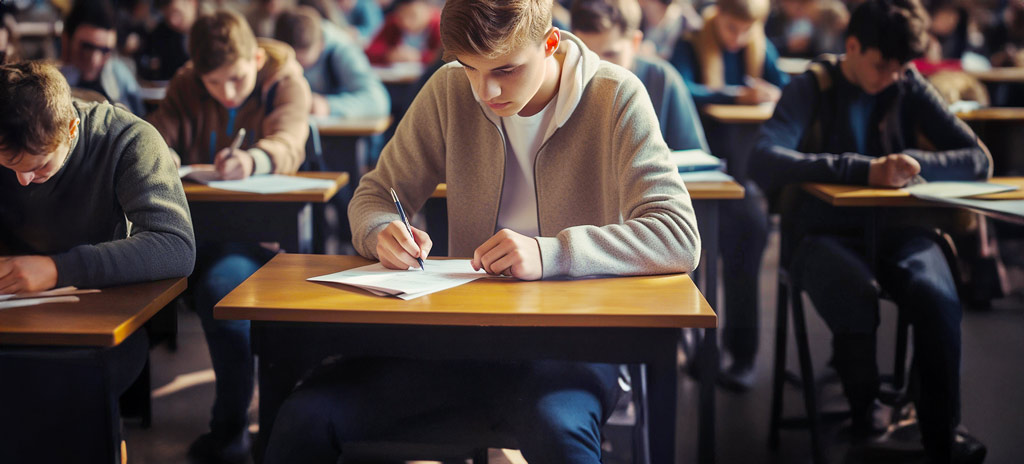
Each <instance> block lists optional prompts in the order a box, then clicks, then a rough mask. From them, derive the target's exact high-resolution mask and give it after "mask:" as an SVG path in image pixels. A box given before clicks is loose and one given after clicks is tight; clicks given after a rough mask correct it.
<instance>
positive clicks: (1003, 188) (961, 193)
mask: <svg viewBox="0 0 1024 464" xmlns="http://www.w3.org/2000/svg"><path fill="white" fill-rule="evenodd" d="M906 190H907V191H908V192H910V194H911V195H913V196H915V197H920V198H929V199H932V198H966V197H973V196H977V195H988V194H991V193H1000V192H1010V191H1013V190H1017V187H1015V186H1013V185H1003V184H993V183H990V182H956V181H942V182H925V183H923V184H917V185H912V186H910V187H907V188H906Z"/></svg>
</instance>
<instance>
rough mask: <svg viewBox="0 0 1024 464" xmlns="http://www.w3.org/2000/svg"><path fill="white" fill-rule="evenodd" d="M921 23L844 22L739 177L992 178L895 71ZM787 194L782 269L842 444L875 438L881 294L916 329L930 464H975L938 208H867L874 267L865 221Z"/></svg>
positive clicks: (774, 185) (978, 156)
mask: <svg viewBox="0 0 1024 464" xmlns="http://www.w3.org/2000/svg"><path fill="white" fill-rule="evenodd" d="M927 24H928V15H927V13H925V11H924V9H923V8H922V7H921V4H920V3H918V0H873V1H869V2H866V3H864V4H862V5H861V6H860V7H858V8H857V9H856V10H855V11H854V12H853V15H852V17H851V19H850V27H849V30H848V32H847V37H846V54H845V55H843V56H842V57H834V56H832V57H824V58H823V59H821V60H820V61H818V62H815V63H814V64H812V65H811V69H810V70H809V71H808V72H806V73H804V74H802V75H800V76H798V77H796V78H795V79H794V81H793V83H792V84H790V85H789V86H788V87H786V90H785V91H784V92H783V94H782V99H781V100H779V104H778V107H777V108H776V110H775V114H774V116H772V119H771V120H770V121H768V122H767V123H765V124H764V126H763V127H762V128H761V134H760V137H759V140H758V142H757V145H756V147H755V151H754V154H753V156H752V158H751V163H752V164H751V167H752V169H751V176H752V177H753V178H754V179H755V180H756V181H757V183H758V184H759V185H760V186H761V187H762V188H763V189H764V190H765V192H766V193H768V194H770V195H772V196H775V197H780V196H781V195H780V194H781V193H782V191H783V189H784V188H785V187H786V186H789V185H794V184H800V183H803V182H829V183H841V184H851V185H871V186H878V187H904V186H906V185H908V184H911V183H917V182H921V181H922V180H926V181H936V180H984V179H986V178H987V177H988V176H990V175H991V174H990V173H991V159H990V157H989V154H988V151H987V150H986V149H985V148H984V146H983V145H982V144H981V143H980V142H979V141H978V138H977V136H976V135H975V134H974V133H973V132H972V131H971V129H970V128H969V127H967V125H966V124H964V122H963V121H961V120H959V119H958V118H957V117H956V116H955V115H954V114H952V113H950V112H949V111H948V110H947V109H946V104H945V102H944V101H943V100H942V98H941V97H940V96H939V94H938V92H936V91H935V89H934V88H933V87H932V86H931V84H929V83H928V81H927V80H925V78H924V77H922V76H921V74H920V73H918V72H917V71H916V70H915V69H914V68H912V67H909V66H908V65H907V64H908V63H909V62H910V61H911V60H913V59H915V58H917V57H919V56H921V55H922V54H923V53H924V51H925V49H926V47H927V43H928V37H927ZM796 192H797V194H796V195H793V196H792V198H790V197H791V196H790V195H786V197H787V200H786V201H781V198H780V205H781V206H782V207H781V208H780V209H782V210H783V212H784V217H783V231H784V233H783V247H782V249H783V255H782V259H781V261H782V263H783V265H785V266H788V268H789V269H790V270H791V278H792V279H793V280H794V281H795V282H797V283H798V284H799V285H800V287H801V288H802V289H804V291H806V293H807V294H808V295H809V296H810V298H811V301H812V302H813V303H814V308H815V309H816V310H817V311H818V313H819V314H820V315H821V317H822V319H824V320H825V323H826V324H827V325H828V327H829V329H831V331H832V337H833V338H832V347H833V354H832V365H833V366H834V367H835V369H836V372H837V373H838V374H839V378H840V380H841V382H842V385H843V391H844V393H845V394H846V397H847V399H848V400H849V403H850V412H851V414H852V420H853V427H852V433H853V437H854V439H855V440H857V441H861V442H864V443H870V441H871V439H872V438H873V436H874V435H875V434H877V433H878V432H879V430H878V427H877V426H876V425H874V424H873V418H872V411H873V405H874V401H875V399H876V397H877V396H878V388H879V387H878V384H879V374H878V365H877V361H876V359H877V356H876V350H877V346H876V345H877V341H876V338H877V335H876V333H875V332H876V330H877V328H878V324H879V315H878V298H879V293H880V292H881V290H883V289H884V290H885V291H886V292H887V293H888V294H889V295H890V296H891V297H892V298H893V300H895V302H896V304H897V306H898V307H899V311H900V314H901V315H902V316H904V317H905V318H907V320H908V321H909V322H910V324H911V325H912V326H913V329H914V336H913V343H914V349H913V352H914V365H915V366H916V369H913V370H911V372H912V373H916V375H917V378H916V379H912V380H911V382H912V383H916V384H918V385H919V392H918V393H917V394H916V395H915V398H914V402H915V406H916V408H917V418H918V424H919V426H920V430H921V441H922V443H923V444H924V449H925V452H926V454H927V455H928V458H929V461H928V462H936V463H940V462H941V463H949V462H955V463H980V462H981V461H982V460H983V459H984V457H985V447H984V445H982V444H981V443H980V442H978V441H977V440H976V439H974V438H972V437H971V436H969V435H967V434H965V433H963V432H962V431H960V432H958V426H959V423H960V347H961V341H960V319H961V316H962V315H961V302H960V298H959V296H958V294H957V289H956V283H955V282H954V280H953V275H952V273H951V272H950V269H949V266H948V264H947V261H946V258H945V256H944V253H943V251H942V249H941V248H940V247H939V246H938V245H937V244H936V242H935V241H934V238H933V235H934V234H933V233H931V232H929V231H930V230H932V229H934V227H935V226H936V222H935V221H936V220H941V219H943V218H946V219H948V214H949V211H948V210H946V211H939V212H934V211H933V212H929V211H927V210H920V209H912V210H903V209H900V211H894V212H893V213H894V214H889V213H887V212H886V211H885V210H881V211H878V213H877V215H878V216H877V218H876V225H877V227H876V229H877V232H876V234H877V237H879V240H878V241H877V242H878V243H877V245H876V249H877V250H878V251H877V253H876V255H877V256H876V257H874V258H872V257H870V256H869V255H867V254H866V252H865V250H867V248H868V247H867V245H866V244H865V243H864V239H863V237H864V227H865V224H867V223H868V216H867V214H868V211H866V210H863V209H859V208H833V207H830V206H829V205H827V204H826V203H824V202H822V201H820V200H817V199H815V198H812V197H810V196H809V195H807V194H803V193H800V191H799V190H796ZM942 213H945V215H943V214H942ZM787 250H791V251H787ZM879 287H881V288H879Z"/></svg>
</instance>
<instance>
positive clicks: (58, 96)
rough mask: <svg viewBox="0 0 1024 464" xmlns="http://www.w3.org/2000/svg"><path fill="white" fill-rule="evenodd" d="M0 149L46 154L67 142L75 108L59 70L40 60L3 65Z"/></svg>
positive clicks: (0, 76)
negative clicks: (66, 138) (63, 136)
mask: <svg viewBox="0 0 1024 464" xmlns="http://www.w3.org/2000/svg"><path fill="white" fill-rule="evenodd" d="M0 108H4V109H5V110H4V111H0V150H3V151H4V152H5V154H7V155H13V156H14V157H20V156H22V155H24V154H29V155H45V154H47V153H50V152H51V151H53V150H54V149H56V148H57V147H58V146H60V144H61V143H62V142H63V141H64V140H63V139H62V138H61V137H62V134H66V130H67V128H68V126H69V125H70V124H71V121H73V120H74V119H75V108H74V106H72V105H71V88H70V87H68V81H66V80H65V79H64V76H63V75H61V73H60V71H58V70H57V68H56V67H54V66H53V65H51V64H46V63H42V62H39V61H23V62H21V63H15V64H9V65H4V66H0Z"/></svg>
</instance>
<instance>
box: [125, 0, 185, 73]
mask: <svg viewBox="0 0 1024 464" xmlns="http://www.w3.org/2000/svg"><path fill="white" fill-rule="evenodd" d="M156 7H157V8H159V9H160V14H161V15H162V16H163V19H162V20H161V21H160V23H159V24H157V25H156V27H155V28H154V29H153V31H152V32H150V33H149V37H148V38H147V40H146V45H145V47H144V48H143V50H142V51H141V52H140V53H139V76H140V77H142V78H144V79H148V80H151V81H168V80H170V79H171V77H174V73H176V72H178V69H181V67H182V66H184V65H185V63H186V62H188V31H189V29H191V28H192V24H194V23H195V22H196V17H197V16H199V1H198V0H157V2H156Z"/></svg>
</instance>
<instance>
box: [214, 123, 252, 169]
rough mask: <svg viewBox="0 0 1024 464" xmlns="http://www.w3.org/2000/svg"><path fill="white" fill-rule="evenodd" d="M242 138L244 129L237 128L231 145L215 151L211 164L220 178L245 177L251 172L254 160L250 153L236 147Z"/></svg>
mask: <svg viewBox="0 0 1024 464" xmlns="http://www.w3.org/2000/svg"><path fill="white" fill-rule="evenodd" d="M243 139H245V129H244V128H242V129H238V135H236V136H235V140H234V141H233V142H232V143H231V146H230V147H227V148H225V149H223V150H221V151H219V152H217V157H216V158H214V161H213V165H214V168H216V169H217V173H218V174H220V178H221V179H223V180H238V179H245V178H246V177H249V175H250V174H252V171H253V167H254V166H255V164H256V162H255V161H254V160H253V159H252V155H250V154H249V152H247V151H245V150H239V149H238V147H240V146H242V140H243Z"/></svg>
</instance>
